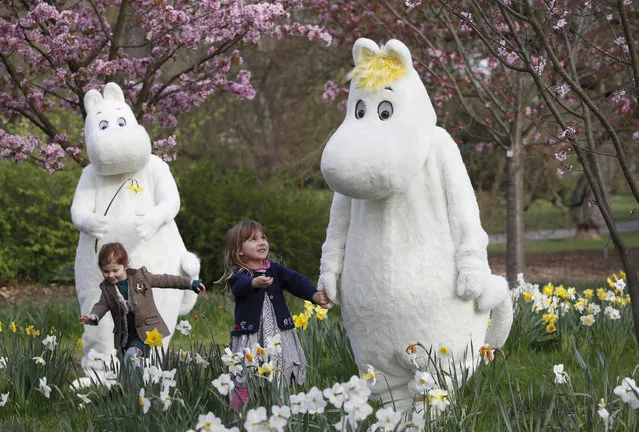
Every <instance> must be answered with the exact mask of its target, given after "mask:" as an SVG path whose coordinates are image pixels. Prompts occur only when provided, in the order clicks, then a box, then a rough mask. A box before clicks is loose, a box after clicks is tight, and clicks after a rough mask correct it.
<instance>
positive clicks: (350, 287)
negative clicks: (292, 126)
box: [318, 39, 512, 409]
mask: <svg viewBox="0 0 639 432" xmlns="http://www.w3.org/2000/svg"><path fill="white" fill-rule="evenodd" d="M353 59H354V61H355V69H354V70H353V71H352V72H351V74H350V78H351V87H350V93H349V98H348V105H347V111H346V118H345V119H344V122H343V123H342V124H341V126H340V127H339V128H338V129H337V131H336V132H335V133H334V134H333V136H332V137H331V138H330V140H329V142H328V143H327V144H326V147H325V149H324V152H323V154H322V162H321V169H322V174H323V175H324V178H325V179H326V181H327V182H328V184H329V186H330V187H331V188H332V189H333V190H334V191H335V195H334V197H333V204H332V207H331V213H330V221H329V225H328V229H327V236H326V241H325V243H324V245H323V247H322V258H321V264H320V279H319V282H318V289H325V290H326V292H327V294H328V296H329V297H330V298H331V299H332V300H333V301H334V302H339V304H340V305H341V310H342V317H343V320H344V325H345V327H346V330H347V332H348V336H349V339H350V342H351V346H352V348H353V352H354V354H355V360H356V362H357V365H358V368H359V370H360V372H361V373H364V372H365V371H366V369H367V365H371V366H372V367H373V368H374V369H375V370H377V371H379V372H382V373H383V376H384V379H380V380H377V383H376V384H375V385H374V386H373V388H372V390H373V394H374V395H377V397H381V399H382V400H383V401H384V402H389V401H390V400H391V398H392V399H393V400H394V402H395V403H397V404H398V407H400V408H402V409H405V408H407V407H409V406H411V405H412V403H413V400H414V399H413V398H414V397H415V396H416V393H415V386H414V384H413V378H414V372H415V366H416V364H415V358H414V357H411V356H410V355H409V354H410V351H411V350H410V349H408V350H407V348H408V347H415V344H420V345H421V346H423V347H424V349H425V350H427V351H428V350H432V351H431V352H432V353H434V354H439V355H440V356H439V357H438V358H437V361H438V362H439V361H440V360H441V361H442V366H443V369H444V370H448V371H451V375H450V376H449V377H448V378H447V382H448V384H452V378H451V377H452V376H454V375H452V373H457V375H456V376H457V377H461V376H462V371H463V370H467V371H468V372H469V373H472V370H473V367H474V366H475V365H476V364H477V362H478V360H479V358H480V357H479V348H480V347H482V346H484V345H490V346H492V347H501V346H502V345H503V344H504V342H505V341H506V338H507V336H508V333H509V331H510V326H511V325H512V304H511V301H510V297H509V295H508V285H507V282H506V280H505V279H504V278H503V277H500V276H494V275H491V272H490V267H489V265H488V260H487V252H486V247H487V245H488V236H487V235H486V233H485V232H484V230H483V229H482V227H481V223H480V219H479V209H478V206H477V200H476V198H475V194H474V191H473V189H472V186H471V183H470V179H469V178H468V174H467V172H466V167H465V166H464V163H463V161H462V158H461V155H460V152H459V149H458V147H457V144H455V142H454V141H453V139H452V138H451V137H450V135H449V134H448V133H447V132H446V131H445V130H444V129H442V128H439V127H437V126H436V120H437V118H436V115H435V111H434V109H433V106H432V104H431V102H430V99H429V97H428V94H427V92H426V89H425V87H424V85H423V83H422V82H421V80H420V78H419V75H418V74H417V72H416V71H415V69H414V68H413V64H412V59H411V55H410V52H409V50H408V48H407V47H406V46H405V45H404V44H403V43H401V42H399V41H397V40H391V41H389V42H388V43H387V44H386V45H385V46H382V47H381V48H380V47H379V46H378V45H377V44H376V43H375V42H373V41H371V40H369V39H359V40H357V41H356V42H355V45H354V47H353ZM491 310H492V324H491V325H490V327H489V317H490V312H491ZM471 347H472V352H471ZM420 349H421V348H420ZM442 353H445V354H446V355H445V356H441V354H442ZM425 358H427V356H424V357H422V358H421V359H419V360H418V361H417V365H418V366H419V367H420V368H421V369H422V370H429V371H430V372H432V373H433V375H434V372H435V371H434V370H432V369H430V368H429V367H430V364H427V362H426V361H425ZM457 384H461V383H457ZM440 385H443V383H440Z"/></svg>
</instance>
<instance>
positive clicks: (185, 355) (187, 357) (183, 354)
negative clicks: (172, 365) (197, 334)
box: [178, 348, 192, 363]
mask: <svg viewBox="0 0 639 432" xmlns="http://www.w3.org/2000/svg"><path fill="white" fill-rule="evenodd" d="M178 358H179V359H180V361H181V362H184V363H190V362H191V360H192V358H191V353H190V352H188V351H184V350H182V348H180V351H179V352H178Z"/></svg>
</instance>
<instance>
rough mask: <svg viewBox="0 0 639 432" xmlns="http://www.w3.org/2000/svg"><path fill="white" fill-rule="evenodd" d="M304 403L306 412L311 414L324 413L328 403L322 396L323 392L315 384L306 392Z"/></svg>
mask: <svg viewBox="0 0 639 432" xmlns="http://www.w3.org/2000/svg"><path fill="white" fill-rule="evenodd" d="M304 403H305V405H306V412H307V413H309V414H322V413H323V412H324V408H326V405H327V403H326V401H325V400H324V397H323V396H322V392H321V391H320V390H319V389H318V388H317V387H315V386H313V387H312V388H311V389H310V390H309V391H308V392H307V393H306V400H305V401H304Z"/></svg>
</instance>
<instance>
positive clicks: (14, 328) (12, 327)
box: [9, 321, 18, 333]
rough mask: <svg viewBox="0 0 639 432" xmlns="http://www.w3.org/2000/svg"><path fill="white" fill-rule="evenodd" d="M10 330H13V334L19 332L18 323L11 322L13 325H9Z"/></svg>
mask: <svg viewBox="0 0 639 432" xmlns="http://www.w3.org/2000/svg"><path fill="white" fill-rule="evenodd" d="M9 328H10V329H11V331H12V332H14V333H15V332H16V331H18V326H16V322H15V321H11V324H9Z"/></svg>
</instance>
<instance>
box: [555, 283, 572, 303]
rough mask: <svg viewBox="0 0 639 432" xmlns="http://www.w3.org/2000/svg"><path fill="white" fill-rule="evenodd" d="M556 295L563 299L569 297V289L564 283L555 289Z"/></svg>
mask: <svg viewBox="0 0 639 432" xmlns="http://www.w3.org/2000/svg"><path fill="white" fill-rule="evenodd" d="M555 295H557V297H560V298H561V299H562V300H566V299H567V298H568V297H570V296H569V295H568V290H566V288H564V286H563V285H559V286H558V287H557V289H556V290H555Z"/></svg>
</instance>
